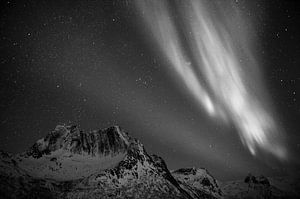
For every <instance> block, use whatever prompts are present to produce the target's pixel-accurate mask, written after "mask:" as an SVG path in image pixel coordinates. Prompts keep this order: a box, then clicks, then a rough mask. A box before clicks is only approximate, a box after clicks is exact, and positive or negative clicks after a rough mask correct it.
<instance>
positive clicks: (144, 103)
mask: <svg viewBox="0 0 300 199" xmlns="http://www.w3.org/2000/svg"><path fill="white" fill-rule="evenodd" d="M230 2H231V3H233V4H235V6H237V7H238V8H239V9H240V11H241V12H243V13H245V14H247V15H248V16H249V18H250V19H251V18H253V19H254V21H255V23H254V27H255V29H254V30H253V31H252V32H251V33H253V34H255V35H254V36H253V37H255V38H256V40H255V41H256V42H257V43H258V44H257V45H256V51H255V55H256V56H257V57H259V60H258V61H259V66H260V70H261V76H262V81H263V83H264V85H265V87H266V92H268V95H269V96H270V100H269V102H270V103H272V106H273V107H274V108H273V111H274V112H276V122H278V125H279V126H280V127H281V128H282V129H284V132H285V133H284V135H285V136H284V143H285V146H286V148H287V151H288V154H289V158H288V159H287V160H284V161H280V160H278V159H276V158H275V157H273V156H270V155H266V154H260V155H258V156H253V155H251V153H249V151H248V150H247V149H246V148H245V147H244V145H243V143H242V142H241V140H240V138H239V136H238V134H237V133H236V131H237V128H236V127H235V126H234V125H233V124H232V123H230V122H228V123H224V122H222V121H219V120H214V119H211V118H210V117H208V115H207V113H206V112H205V111H204V110H203V109H201V108H200V109H199V107H198V106H197V105H196V104H195V103H194V101H193V99H191V98H192V97H191V96H190V95H188V94H187V93H186V92H183V91H182V88H180V86H178V82H176V81H175V80H174V79H176V77H174V75H172V74H170V72H169V71H168V70H166V65H168V63H167V61H166V60H165V59H163V58H162V56H161V53H160V51H159V50H158V49H157V46H156V44H155V42H153V41H152V40H151V38H150V37H149V36H147V34H145V32H147V31H145V20H144V19H142V18H141V15H140V13H138V11H137V9H136V5H135V3H134V1H125V0H124V1H121V0H120V1H117V0H113V1H109V0H105V1H104V0H103V1H79V0H78V1H43V0H36V1H35V0H30V1H1V4H2V5H1V14H0V17H1V18H0V26H1V28H0V36H1V37H0V42H1V45H0V66H1V79H0V107H1V112H0V128H1V134H0V135H1V137H0V148H1V149H2V150H5V151H9V152H13V153H18V152H21V151H24V150H25V149H26V148H28V147H29V146H31V145H32V143H34V142H35V141H36V140H37V139H39V138H41V137H43V136H44V135H45V134H47V133H48V132H49V131H51V130H53V129H54V128H55V126H56V125H57V124H78V125H79V126H80V128H82V129H84V130H86V131H88V130H92V129H99V128H105V127H108V126H112V125H120V126H121V127H122V128H123V129H125V130H126V131H128V132H129V133H130V135H132V136H133V137H136V138H138V139H139V140H140V141H141V142H142V143H143V144H144V145H145V147H146V149H147V151H148V152H149V153H155V154H158V155H160V156H162V157H163V158H164V160H165V161H166V162H167V164H168V167H169V168H170V169H177V168H181V167H191V166H195V167H205V168H207V169H208V170H209V171H210V172H211V173H212V174H213V175H214V176H215V177H217V178H218V179H221V180H229V179H236V178H241V177H243V176H245V175H246V174H247V173H248V172H252V173H255V174H261V173H262V174H265V175H284V174H290V172H292V171H295V170H297V169H298V168H299V161H298V160H299V155H298V154H299V152H300V134H299V129H300V125H299V122H298V120H299V118H300V105H299V99H297V95H298V93H299V92H300V91H299V89H297V87H296V85H297V84H299V81H300V72H299V71H300V70H299V66H298V65H299V63H300V57H299V54H300V47H299V45H297V44H299V43H300V37H299V35H300V29H299V25H300V24H299V20H300V18H299V12H300V3H299V2H297V1H280V0H274V1H272V4H270V3H268V1H267V0H266V1H258V0H257V1H230ZM175 17H176V16H175ZM282 139H283V138H282Z"/></svg>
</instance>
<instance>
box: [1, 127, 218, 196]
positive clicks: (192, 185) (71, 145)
mask: <svg viewBox="0 0 300 199" xmlns="http://www.w3.org/2000/svg"><path fill="white" fill-rule="evenodd" d="M0 196H1V198H89V199H92V198H188V199H193V198H222V191H221V189H220V188H219V186H218V183H217V181H216V180H215V179H214V178H213V177H212V176H211V175H210V174H209V173H208V172H207V171H206V170H205V169H195V168H187V169H179V170H177V171H173V172H172V173H171V172H170V171H169V170H168V168H167V166H166V164H165V162H164V160H163V159H162V158H160V157H158V156H156V155H151V156H150V155H148V154H147V152H146V150H145V148H144V147H143V145H142V143H140V142H139V141H138V140H136V139H134V138H131V137H130V136H129V135H128V134H127V133H125V132H124V131H123V130H122V129H120V127H117V126H114V127H110V128H107V129H103V130H98V131H91V132H83V131H80V130H79V129H78V128H77V127H76V126H65V125H59V126H57V127H56V128H55V130H54V131H52V132H50V133H49V134H48V135H46V137H45V138H42V139H40V140H38V141H37V142H36V143H34V144H33V146H32V147H30V148H29V149H28V150H27V151H25V152H24V153H21V154H17V155H11V154H8V153H5V152H1V153H0Z"/></svg>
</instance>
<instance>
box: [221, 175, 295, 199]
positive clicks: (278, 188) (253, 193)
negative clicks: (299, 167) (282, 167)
mask: <svg viewBox="0 0 300 199" xmlns="http://www.w3.org/2000/svg"><path fill="white" fill-rule="evenodd" d="M299 182H300V179H299V177H297V176H293V177H287V176H285V177H268V178H267V177H264V176H262V175H260V176H252V175H251V174H250V175H248V176H246V178H245V180H236V181H230V182H224V183H222V184H221V187H222V191H223V193H224V196H225V198H232V199H240V198H249V199H294V198H300V191H299V190H300V183H299Z"/></svg>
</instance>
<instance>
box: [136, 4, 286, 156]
mask: <svg viewBox="0 0 300 199" xmlns="http://www.w3.org/2000/svg"><path fill="white" fill-rule="evenodd" d="M170 2H171V1H170ZM175 2H176V3H177V4H180V7H177V8H179V9H177V14H178V12H179V14H178V15H177V17H176V18H174V17H173V15H172V14H171V12H170V9H169V6H170V5H169V4H168V3H169V2H168V1H164V0H136V4H137V8H138V10H139V11H140V13H141V16H143V18H144V19H145V21H146V24H147V25H148V27H149V29H150V32H151V35H152V36H153V38H154V40H155V41H156V44H157V45H158V46H159V49H160V50H161V52H162V53H163V56H164V57H165V58H166V59H167V60H168V61H169V63H170V65H171V68H170V69H171V70H172V71H175V73H176V74H177V76H178V77H179V79H180V81H181V82H183V83H184V85H185V87H186V88H187V89H188V91H189V93H190V94H191V95H192V96H193V97H194V98H195V100H196V101H197V102H198V103H199V104H200V105H201V106H202V107H204V108H205V110H206V111H207V113H208V114H209V115H210V116H211V117H215V118H218V119H223V120H225V121H231V122H232V123H233V124H234V125H235V126H236V128H237V129H238V130H239V135H240V138H241V140H242V142H243V143H244V145H245V146H246V147H247V148H248V149H249V151H250V152H251V153H252V154H253V155H255V154H256V151H257V148H261V149H263V150H264V151H267V152H269V153H272V154H273V155H275V156H277V157H278V158H280V159H285V158H286V156H287V154H286V150H285V148H284V147H283V146H282V144H281V143H280V133H279V131H278V127H277V126H276V124H275V121H274V119H273V118H272V117H271V115H270V114H269V112H268V111H267V110H266V108H265V106H264V105H263V103H262V101H261V99H259V96H258V93H261V92H262V91H263V92H264V89H263V86H262V85H256V86H259V88H257V89H255V88H253V86H252V87H251V86H250V85H249V81H248V82H247V81H245V80H244V78H245V77H246V76H248V77H247V79H248V80H249V79H250V80H252V81H257V82H259V79H258V78H259V70H257V68H255V69H253V70H251V71H252V72H251V73H248V72H247V70H249V69H246V67H257V66H249V65H247V66H243V65H242V64H241V63H240V61H239V60H240V57H239V53H238V52H237V51H236V48H235V46H234V45H233V44H234V38H232V37H230V34H229V32H228V31H227V30H228V28H229V29H230V28H231V29H233V26H228V24H227V26H226V23H222V21H223V22H225V21H226V20H227V22H228V21H230V19H229V18H228V19H226V15H220V16H222V17H225V19H221V18H220V16H219V18H218V17H213V16H212V15H210V14H209V13H210V12H215V11H216V9H214V10H210V8H211V7H208V6H206V4H204V1H201V0H200V1H196V0H184V1H175ZM205 2H206V3H208V2H209V1H205ZM176 3H175V4H174V2H173V6H174V5H176ZM173 10H174V9H173ZM178 16H180V18H178ZM175 20H176V21H175ZM179 20H181V22H182V23H181V27H180V28H181V29H180V30H181V32H179V31H178V30H179V29H178V28H179V27H178V21H179ZM179 24H180V23H179ZM176 25H177V26H176ZM182 26H183V27H182ZM233 31H234V30H233ZM182 32H183V33H182ZM180 33H181V34H180ZM183 35H184V37H185V39H186V40H185V41H184V42H185V43H184V42H183V40H182V38H181V37H182V36H183ZM235 43H236V41H235ZM245 43H246V42H245ZM184 44H186V45H184ZM243 45H244V46H245V44H241V46H243ZM246 45H247V44H246ZM187 48H190V51H187ZM245 54H246V57H247V58H249V59H251V58H253V55H252V54H251V53H250V51H249V50H245ZM254 64H255V63H254ZM253 71H254V72H253ZM245 73H247V74H245Z"/></svg>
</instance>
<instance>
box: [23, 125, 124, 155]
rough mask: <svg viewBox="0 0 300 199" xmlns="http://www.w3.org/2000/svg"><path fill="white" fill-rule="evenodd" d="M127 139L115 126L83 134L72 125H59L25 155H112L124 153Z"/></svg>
mask: <svg viewBox="0 0 300 199" xmlns="http://www.w3.org/2000/svg"><path fill="white" fill-rule="evenodd" d="M129 139H130V138H129V137H128V135H127V134H126V133H124V132H123V131H122V130H121V129H120V127H117V126H114V127H110V128H107V129H104V130H98V131H92V132H87V133H85V132H83V131H80V130H79V129H78V128H77V126H74V125H73V126H64V125H59V126H57V127H56V128H55V130H54V131H52V132H50V133H49V134H48V135H47V136H46V137H45V138H42V139H40V140H38V141H37V142H36V143H35V144H34V145H33V146H32V147H31V148H30V149H29V150H28V151H27V152H26V155H28V156H32V157H34V158H40V157H42V155H44V154H46V155H47V154H50V153H51V152H54V151H56V150H59V149H63V150H66V151H69V152H71V153H74V154H86V155H91V156H107V155H110V154H111V155H114V154H118V153H124V152H125V151H126V149H127V146H128V143H129Z"/></svg>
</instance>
